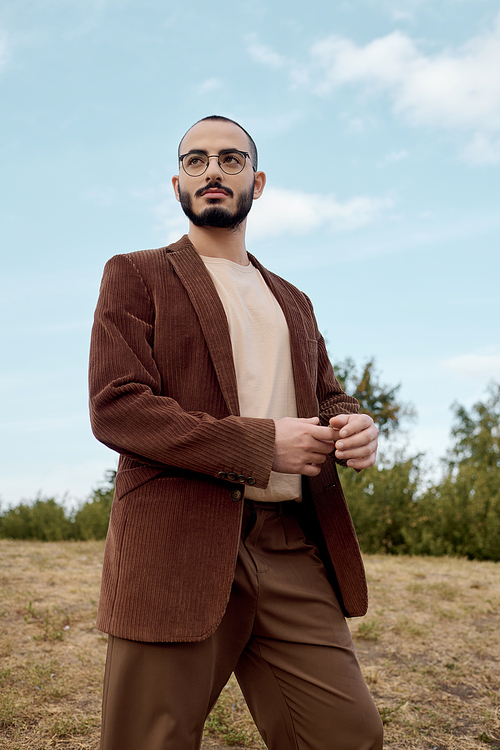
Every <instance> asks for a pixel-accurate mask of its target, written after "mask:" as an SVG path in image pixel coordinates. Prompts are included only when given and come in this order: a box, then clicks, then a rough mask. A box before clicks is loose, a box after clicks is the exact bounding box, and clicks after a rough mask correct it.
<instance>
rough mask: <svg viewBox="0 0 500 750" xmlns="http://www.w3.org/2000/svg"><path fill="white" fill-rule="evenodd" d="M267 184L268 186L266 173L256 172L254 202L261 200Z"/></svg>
mask: <svg viewBox="0 0 500 750" xmlns="http://www.w3.org/2000/svg"><path fill="white" fill-rule="evenodd" d="M265 184H266V175H265V174H264V172H256V173H255V185H254V188H253V199H254V200H256V199H257V198H260V196H261V195H262V192H263V190H264V186H265Z"/></svg>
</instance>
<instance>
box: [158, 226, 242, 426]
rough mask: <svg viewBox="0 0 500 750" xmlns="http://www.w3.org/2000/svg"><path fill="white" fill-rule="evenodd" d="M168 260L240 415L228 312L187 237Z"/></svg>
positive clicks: (225, 393)
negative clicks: (198, 322)
mask: <svg viewBox="0 0 500 750" xmlns="http://www.w3.org/2000/svg"><path fill="white" fill-rule="evenodd" d="M167 257H168V259H169V260H170V262H171V263H172V265H173V267H174V268H175V271H176V273H177V275H178V277H179V279H180V281H181V282H182V284H183V285H184V287H185V289H186V291H187V293H188V295H189V299H190V300H191V303H192V305H193V307H194V309H195V311H196V314H197V316H198V320H199V321H200V325H201V328H202V331H203V335H204V337H205V341H206V342H207V346H208V350H209V352H210V356H211V358H212V362H213V365H214V368H215V372H216V374H217V379H218V381H219V385H220V388H221V391H222V395H223V397H224V400H225V402H226V404H227V408H228V410H229V413H230V414H233V415H235V416H239V413H240V407H239V402H238V387H237V383H236V371H235V369H234V360H233V349H232V346H231V336H230V334H229V326H228V323H227V318H226V313H225V311H224V307H223V305H222V302H221V301H220V297H219V295H218V294H217V290H216V289H215V286H214V284H213V281H212V279H211V278H210V274H209V273H208V271H207V269H206V268H205V264H204V263H203V261H202V260H201V258H200V256H199V255H198V253H197V252H196V250H195V249H194V247H193V245H192V244H191V242H190V241H189V239H188V238H187V236H184V237H183V238H182V239H181V240H179V242H176V243H175V244H174V245H170V246H169V248H168V255H167Z"/></svg>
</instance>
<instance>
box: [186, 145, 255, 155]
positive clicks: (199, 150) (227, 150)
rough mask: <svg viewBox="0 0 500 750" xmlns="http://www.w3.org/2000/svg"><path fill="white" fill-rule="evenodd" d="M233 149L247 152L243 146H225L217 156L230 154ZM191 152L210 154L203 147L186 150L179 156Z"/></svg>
mask: <svg viewBox="0 0 500 750" xmlns="http://www.w3.org/2000/svg"><path fill="white" fill-rule="evenodd" d="M231 151H239V153H240V154H245V153H246V151H242V150H241V148H236V147H234V148H223V149H221V150H220V151H219V153H218V154H217V156H220V155H221V154H228V153H230V152H231ZM189 154H205V156H208V151H205V149H203V148H192V149H190V150H189V151H186V153H185V154H179V156H181V155H182V156H188V155H189Z"/></svg>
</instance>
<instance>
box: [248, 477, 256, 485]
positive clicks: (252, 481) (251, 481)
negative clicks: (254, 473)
mask: <svg viewBox="0 0 500 750" xmlns="http://www.w3.org/2000/svg"><path fill="white" fill-rule="evenodd" d="M247 482H248V484H255V482H256V480H255V479H254V477H248V479H247Z"/></svg>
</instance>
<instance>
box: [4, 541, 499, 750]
mask: <svg viewBox="0 0 500 750" xmlns="http://www.w3.org/2000/svg"><path fill="white" fill-rule="evenodd" d="M102 552H103V543H101V542H61V543H42V542H9V541H5V540H0V565H1V571H2V573H1V576H2V577H1V594H0V623H1V628H0V656H1V667H0V738H1V739H0V746H1V747H2V748H3V749H4V750H26V749H27V748H30V750H49V748H65V749H67V750H77V749H81V750H96V749H97V748H98V734H99V711H100V697H101V682H102V673H103V666H104V658H105V650H106V637H105V636H104V635H102V634H101V633H99V631H97V630H96V629H95V626H94V621H95V614H96V600H97V596H98V589H99V579H100V571H101V560H102ZM365 561H366V567H367V571H368V577H369V585H370V594H371V606H370V611H369V613H368V615H367V617H366V618H364V619H359V620H353V621H351V629H352V632H353V635H354V638H355V641H356V646H357V650H358V655H359V659H360V662H361V665H362V668H363V671H364V674H365V677H366V679H367V681H368V684H369V685H370V688H371V690H372V693H373V695H374V697H375V701H376V703H377V705H378V707H379V710H380V713H381V715H382V718H383V720H384V723H385V728H386V745H385V746H386V748H408V749H411V750H416V749H417V748H418V749H422V750H423V749H425V750H488V748H490V750H495V748H496V749H497V750H500V714H499V704H500V695H499V686H500V647H499V642H500V630H499V627H498V626H499V610H500V577H499V572H500V567H499V565H498V564H494V563H477V562H470V561H466V560H454V559H448V558H443V559H432V558H391V557H378V556H373V557H367V558H365ZM224 742H227V743H229V744H233V745H234V744H238V743H240V744H244V745H246V746H247V747H254V748H262V747H263V745H262V743H261V741H260V740H259V738H258V735H257V733H256V731H255V729H254V728H253V725H252V722H251V719H250V718H249V716H248V712H247V711H246V708H245V706H244V703H243V699H242V697H241V694H240V692H239V690H238V687H237V686H236V684H235V683H234V682H233V681H231V682H230V684H229V685H228V687H227V688H226V689H225V690H224V691H223V694H222V696H221V699H220V701H219V705H218V707H217V708H216V710H215V711H214V713H213V714H212V716H211V717H210V719H209V722H208V723H207V737H206V740H205V742H204V747H206V748H207V750H209V749H211V750H216V749H217V748H220V747H222V745H223V744H224Z"/></svg>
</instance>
